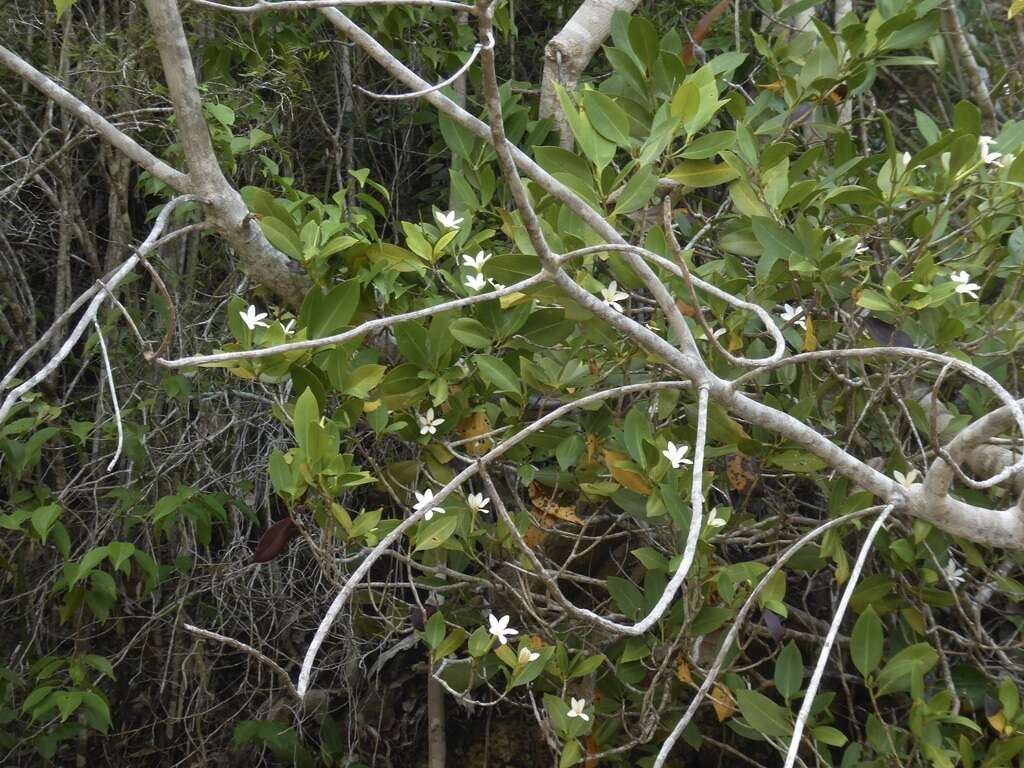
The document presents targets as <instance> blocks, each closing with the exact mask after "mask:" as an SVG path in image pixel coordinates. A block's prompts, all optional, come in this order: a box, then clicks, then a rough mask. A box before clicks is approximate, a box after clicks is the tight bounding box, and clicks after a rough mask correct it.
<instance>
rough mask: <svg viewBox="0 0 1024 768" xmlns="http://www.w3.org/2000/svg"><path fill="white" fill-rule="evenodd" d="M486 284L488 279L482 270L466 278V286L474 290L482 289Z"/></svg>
mask: <svg viewBox="0 0 1024 768" xmlns="http://www.w3.org/2000/svg"><path fill="white" fill-rule="evenodd" d="M485 285H487V279H486V278H485V277H484V276H483V275H482V274H481V273H480V272H477V273H476V274H475V275H471V276H470V277H467V278H466V287H467V288H469V289H470V290H472V291H482V290H483V289H484V286H485Z"/></svg>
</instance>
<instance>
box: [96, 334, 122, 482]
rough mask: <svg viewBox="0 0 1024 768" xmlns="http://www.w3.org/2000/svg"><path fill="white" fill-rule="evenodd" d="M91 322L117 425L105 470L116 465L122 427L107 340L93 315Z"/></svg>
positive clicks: (108, 470)
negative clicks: (98, 345)
mask: <svg viewBox="0 0 1024 768" xmlns="http://www.w3.org/2000/svg"><path fill="white" fill-rule="evenodd" d="M92 324H93V325H94V326H95V327H96V337H97V338H98V339H99V343H100V356H101V357H102V358H103V367H104V368H105V369H106V372H107V386H109V387H110V401H111V403H112V404H113V406H114V423H115V424H116V425H117V448H115V449H114V457H113V458H112V459H111V460H110V463H109V464H107V472H110V471H111V470H113V469H114V467H115V466H117V460H118V459H119V458H120V457H121V447H122V446H123V445H124V427H123V426H122V425H121V405H120V403H118V402H117V386H116V385H115V384H114V371H113V369H111V367H110V357H109V356H108V355H107V342H105V341H104V340H103V329H102V328H100V324H99V321H98V320H97V319H96V318H95V317H93V319H92Z"/></svg>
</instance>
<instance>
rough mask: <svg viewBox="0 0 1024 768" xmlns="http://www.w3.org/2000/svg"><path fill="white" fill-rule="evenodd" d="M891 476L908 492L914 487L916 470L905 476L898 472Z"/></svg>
mask: <svg viewBox="0 0 1024 768" xmlns="http://www.w3.org/2000/svg"><path fill="white" fill-rule="evenodd" d="M892 476H893V477H894V478H895V479H896V482H897V483H899V484H900V485H902V486H903V487H904V488H906V489H907V490H908V491H909V490H910V489H911V488H913V487H914V481H915V480H917V470H916V469H912V470H910V471H909V472H907V474H905V475H904V474H903V473H902V472H900V471H899V470H896V471H895V472H893V473H892Z"/></svg>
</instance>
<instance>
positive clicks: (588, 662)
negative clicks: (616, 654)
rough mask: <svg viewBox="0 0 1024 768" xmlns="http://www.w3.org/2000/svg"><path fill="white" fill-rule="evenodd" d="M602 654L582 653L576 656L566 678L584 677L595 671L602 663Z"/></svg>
mask: <svg viewBox="0 0 1024 768" xmlns="http://www.w3.org/2000/svg"><path fill="white" fill-rule="evenodd" d="M604 658H605V657H604V656H603V655H602V654H600V653H596V654H594V655H593V656H587V657H584V656H583V655H582V654H580V655H579V656H577V657H576V659H575V661H573V664H572V667H571V668H570V669H569V674H568V675H567V678H568V679H570V680H571V679H572V678H574V677H586V676H587V675H591V674H593V673H594V672H596V671H597V668H598V667H600V666H601V665H602V664H603V663H604Z"/></svg>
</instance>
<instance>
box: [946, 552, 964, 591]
mask: <svg viewBox="0 0 1024 768" xmlns="http://www.w3.org/2000/svg"><path fill="white" fill-rule="evenodd" d="M942 571H943V573H945V574H946V581H948V582H949V585H950V586H951V587H953V588H954V589H955V588H956V587H959V586H960V585H961V584H963V583H964V581H965V579H964V569H963V568H957V567H956V560H954V559H953V558H952V557H951V558H949V562H948V563H946V567H945V568H943V569H942Z"/></svg>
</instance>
